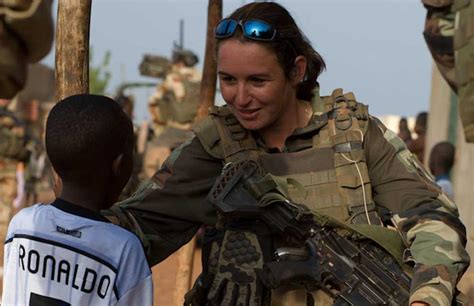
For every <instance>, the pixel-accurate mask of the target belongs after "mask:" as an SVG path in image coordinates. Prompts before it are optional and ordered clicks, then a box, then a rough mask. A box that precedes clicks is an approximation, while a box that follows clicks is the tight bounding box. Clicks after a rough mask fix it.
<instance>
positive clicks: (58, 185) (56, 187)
mask: <svg viewBox="0 0 474 306" xmlns="http://www.w3.org/2000/svg"><path fill="white" fill-rule="evenodd" d="M51 170H52V172H53V192H54V196H55V197H56V198H58V197H59V196H60V195H61V192H62V190H63V181H62V180H61V178H60V177H59V175H58V174H57V173H56V171H54V169H51Z"/></svg>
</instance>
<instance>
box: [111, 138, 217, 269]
mask: <svg viewBox="0 0 474 306" xmlns="http://www.w3.org/2000/svg"><path fill="white" fill-rule="evenodd" d="M221 167H222V162H221V160H219V159H216V158H213V157H211V156H210V155H209V154H208V153H206V151H205V150H204V148H203V147H202V145H201V143H200V142H199V140H198V139H197V138H193V139H192V140H190V141H189V142H187V143H185V144H183V145H182V146H181V147H179V148H178V149H176V150H175V151H174V152H173V153H172V154H171V155H170V156H169V157H168V158H167V160H166V161H165V162H164V164H163V166H162V167H161V169H159V170H158V171H157V172H156V173H155V174H154V175H153V177H152V178H151V179H150V180H148V181H146V182H144V183H143V184H142V185H141V186H140V187H139V189H138V190H137V192H135V194H134V195H132V196H131V197H130V198H129V199H127V200H125V201H123V202H120V203H118V204H117V205H115V206H113V207H112V208H111V209H110V210H108V211H104V212H103V214H104V215H105V216H106V217H108V218H109V219H111V220H112V222H114V223H116V224H119V225H121V226H123V227H125V228H127V229H128V230H131V231H132V232H134V233H136V234H137V235H138V236H139V237H140V239H141V240H142V242H143V244H144V247H145V251H146V254H147V258H148V262H149V263H150V265H155V264H157V263H159V262H160V261H162V260H164V259H165V258H166V257H168V256H169V255H170V254H172V253H173V252H175V251H176V250H177V249H179V248H180V247H181V246H182V245H184V244H185V243H187V242H188V241H189V240H190V239H191V238H192V237H193V236H194V234H195V233H196V231H197V230H198V229H199V227H200V226H201V225H202V224H212V225H214V224H215V223H216V221H217V216H216V212H215V210H214V208H213V207H212V205H211V204H210V203H209V202H208V201H207V200H206V197H207V194H208V193H209V190H210V189H211V187H212V185H213V184H214V181H215V179H216V178H217V176H218V175H219V174H220V171H221Z"/></svg>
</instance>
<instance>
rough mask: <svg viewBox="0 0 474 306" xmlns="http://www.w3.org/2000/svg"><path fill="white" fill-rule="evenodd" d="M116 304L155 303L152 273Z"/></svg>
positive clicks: (123, 305)
mask: <svg viewBox="0 0 474 306" xmlns="http://www.w3.org/2000/svg"><path fill="white" fill-rule="evenodd" d="M115 305H116V306H148V305H153V280H152V275H149V276H148V277H146V278H144V279H142V280H141V282H140V283H138V284H137V285H136V286H135V287H133V288H131V289H130V290H128V291H127V292H125V294H124V295H123V296H122V297H121V298H120V299H119V300H118V301H117V304H115Z"/></svg>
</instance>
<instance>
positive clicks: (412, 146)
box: [407, 112, 428, 164]
mask: <svg viewBox="0 0 474 306" xmlns="http://www.w3.org/2000/svg"><path fill="white" fill-rule="evenodd" d="M427 123H428V113H427V112H421V113H419V114H418V115H417V116H416V121H415V133H416V135H417V137H416V138H415V139H413V140H412V141H410V143H409V144H407V147H408V149H409V150H410V151H411V152H412V153H413V154H415V155H416V157H417V158H418V160H419V161H420V162H421V163H422V164H423V162H424V157H425V143H426V131H427V130H428V128H427Z"/></svg>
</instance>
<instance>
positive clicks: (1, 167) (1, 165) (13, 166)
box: [0, 107, 28, 264]
mask: <svg viewBox="0 0 474 306" xmlns="http://www.w3.org/2000/svg"><path fill="white" fill-rule="evenodd" d="M27 158H28V151H27V149H26V137H25V129H24V127H23V126H22V125H21V124H20V122H19V121H18V119H17V118H16V117H15V115H14V114H13V113H11V112H10V111H8V110H6V108H4V107H0V239H2V241H4V238H5V235H6V232H7V227H8V223H9V221H10V218H11V217H12V214H13V201H14V200H15V198H16V195H17V179H16V171H17V166H18V162H19V161H25V160H26V159H27ZM0 256H1V257H0V258H3V248H1V250H0ZM2 264H3V262H2Z"/></svg>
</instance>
